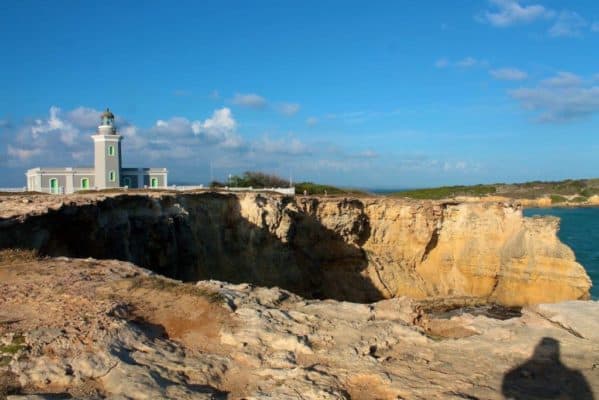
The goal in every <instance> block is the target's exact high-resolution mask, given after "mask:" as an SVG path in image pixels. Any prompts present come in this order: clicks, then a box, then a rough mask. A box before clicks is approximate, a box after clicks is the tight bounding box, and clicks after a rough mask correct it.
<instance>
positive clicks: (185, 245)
mask: <svg viewBox="0 0 599 400" xmlns="http://www.w3.org/2000/svg"><path fill="white" fill-rule="evenodd" d="M23 201H24V203H23ZM0 210H1V212H0V216H2V219H1V220H0V248H30V249H37V250H39V252H40V253H41V254H46V255H51V256H70V257H94V258H99V259H102V258H103V259H119V260H126V261H131V262H133V263H135V264H137V265H139V266H142V267H145V268H148V269H151V270H153V271H156V272H158V273H161V274H163V275H166V276H169V277H173V278H176V279H181V280H184V281H197V280H201V279H218V280H223V281H228V282H233V283H242V282H249V283H254V284H257V285H262V286H279V287H282V288H285V289H288V290H291V291H293V292H295V293H297V294H301V295H303V296H306V297H309V298H332V299H338V300H349V301H356V302H371V301H376V300H380V299H384V298H393V297H398V296H409V297H411V298H414V299H458V301H459V299H464V302H465V303H467V302H469V301H472V300H473V299H475V300H476V299H478V300H479V301H481V302H495V303H499V304H502V305H507V306H521V305H526V304H536V303H547V302H558V301H562V300H574V299H586V298H588V294H589V288H590V286H591V282H590V279H589V277H588V276H587V274H586V272H585V271H584V268H583V267H582V266H581V265H580V264H578V263H577V262H576V260H575V257H574V254H573V252H572V251H571V250H570V249H569V248H568V247H567V246H565V245H564V244H563V243H561V242H560V241H559V240H558V238H557V235H556V233H557V229H558V228H559V221H558V220H557V219H555V218H551V217H545V218H524V217H523V216H522V211H521V209H520V208H519V206H517V205H513V204H511V203H504V202H497V203H491V202H483V203H476V202H469V203H455V202H433V201H408V200H396V199H387V198H361V199H346V198H301V197H300V198H295V199H293V198H287V197H282V196H278V195H275V194H255V193H251V194H246V193H241V194H219V193H194V194H164V193H163V194H131V195H105V196H98V195H79V196H70V197H50V196H39V197H13V198H11V197H5V198H3V199H2V202H1V203H0Z"/></svg>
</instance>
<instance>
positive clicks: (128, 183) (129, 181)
mask: <svg viewBox="0 0 599 400" xmlns="http://www.w3.org/2000/svg"><path fill="white" fill-rule="evenodd" d="M123 184H124V185H125V186H127V187H128V188H130V187H131V178H129V177H128V176H126V177H125V178H123Z"/></svg>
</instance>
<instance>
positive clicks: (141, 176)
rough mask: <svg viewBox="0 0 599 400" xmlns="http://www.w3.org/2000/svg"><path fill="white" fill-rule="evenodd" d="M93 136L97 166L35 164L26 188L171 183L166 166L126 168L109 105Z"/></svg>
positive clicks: (54, 190)
mask: <svg viewBox="0 0 599 400" xmlns="http://www.w3.org/2000/svg"><path fill="white" fill-rule="evenodd" d="M92 139H93V140H94V166H93V167H86V168H72V167H67V168H33V169H30V170H28V171H27V173H26V176H27V190H29V191H37V192H48V193H56V194H62V193H64V194H69V193H73V192H76V191H78V190H86V189H87V190H88V189H109V188H118V187H129V188H144V187H148V188H161V187H166V186H167V184H168V180H167V178H168V171H167V170H166V168H123V167H122V154H121V141H122V140H123V137H122V136H121V135H119V134H117V131H116V128H115V125H114V115H113V114H112V113H111V112H110V110H109V109H106V111H105V112H104V113H102V117H101V124H100V126H98V132H96V134H95V135H93V136H92Z"/></svg>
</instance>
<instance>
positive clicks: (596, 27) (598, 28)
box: [591, 21, 599, 32]
mask: <svg viewBox="0 0 599 400" xmlns="http://www.w3.org/2000/svg"><path fill="white" fill-rule="evenodd" d="M591 31H592V32H599V21H596V22H593V25H591Z"/></svg>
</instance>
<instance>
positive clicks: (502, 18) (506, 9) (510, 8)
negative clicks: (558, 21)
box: [477, 0, 555, 28]
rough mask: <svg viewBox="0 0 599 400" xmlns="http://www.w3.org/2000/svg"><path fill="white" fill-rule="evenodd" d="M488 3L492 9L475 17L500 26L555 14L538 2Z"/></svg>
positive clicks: (495, 0)
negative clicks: (526, 3)
mask: <svg viewBox="0 0 599 400" xmlns="http://www.w3.org/2000/svg"><path fill="white" fill-rule="evenodd" d="M489 3H490V4H491V5H492V9H491V10H487V11H485V12H484V13H483V14H482V15H480V16H478V17H477V19H478V20H479V21H480V22H486V23H489V24H491V25H493V26H496V27H500V28H504V27H508V26H512V25H517V24H527V23H531V22H534V21H537V20H539V19H549V18H553V17H554V16H555V12H554V11H553V10H550V9H548V8H545V7H544V6H542V5H540V4H531V5H522V4H520V1H518V0H489Z"/></svg>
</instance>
